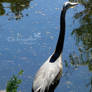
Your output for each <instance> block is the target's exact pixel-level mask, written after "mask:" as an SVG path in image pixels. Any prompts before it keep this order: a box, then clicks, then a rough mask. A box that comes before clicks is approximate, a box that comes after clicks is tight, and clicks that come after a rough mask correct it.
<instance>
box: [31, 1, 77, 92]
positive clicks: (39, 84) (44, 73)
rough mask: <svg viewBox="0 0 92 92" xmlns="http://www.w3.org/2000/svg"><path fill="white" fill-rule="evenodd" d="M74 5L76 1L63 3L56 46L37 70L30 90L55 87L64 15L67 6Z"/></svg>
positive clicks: (59, 73)
mask: <svg viewBox="0 0 92 92" xmlns="http://www.w3.org/2000/svg"><path fill="white" fill-rule="evenodd" d="M76 5H78V3H77V2H65V3H64V5H63V8H62V10H61V14H60V32H59V37H58V41H57V44H56V48H55V50H54V52H53V53H52V55H51V56H50V57H49V58H48V59H47V60H46V61H45V62H44V63H43V65H42V66H41V67H40V69H39V70H38V71H37V73H36V75H35V77H34V80H33V83H32V92H54V90H55V88H56V87H57V85H58V83H59V81H60V79H61V77H62V72H63V65H62V52H63V46H64V38H65V15H66V11H67V10H68V9H69V8H73V7H74V6H76Z"/></svg>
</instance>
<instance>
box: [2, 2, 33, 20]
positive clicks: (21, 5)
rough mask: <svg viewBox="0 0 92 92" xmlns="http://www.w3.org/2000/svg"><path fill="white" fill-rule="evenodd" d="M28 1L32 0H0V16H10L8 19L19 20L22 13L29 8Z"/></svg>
mask: <svg viewBox="0 0 92 92" xmlns="http://www.w3.org/2000/svg"><path fill="white" fill-rule="evenodd" d="M30 1H32V0H0V16H2V15H7V16H10V18H9V19H12V18H15V19H16V20H17V19H21V18H22V17H23V13H22V11H23V10H24V9H28V8H29V4H30ZM4 3H7V5H5V6H4ZM7 8H8V9H9V11H8V12H7V11H6V10H7ZM11 15H13V17H11ZM26 16H28V14H26Z"/></svg>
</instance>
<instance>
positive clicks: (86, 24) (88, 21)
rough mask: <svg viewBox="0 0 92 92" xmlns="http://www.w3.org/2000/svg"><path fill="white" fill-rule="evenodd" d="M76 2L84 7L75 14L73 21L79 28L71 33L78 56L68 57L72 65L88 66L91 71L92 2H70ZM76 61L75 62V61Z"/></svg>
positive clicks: (82, 0) (87, 0) (84, 0)
mask: <svg viewBox="0 0 92 92" xmlns="http://www.w3.org/2000/svg"><path fill="white" fill-rule="evenodd" d="M70 1H78V2H80V3H81V4H82V5H83V6H84V10H83V11H81V12H78V13H76V14H75V16H74V17H75V19H78V20H79V21H80V26H79V27H78V28H76V29H74V30H73V31H72V35H74V36H75V39H76V45H77V46H78V49H79V52H80V55H79V56H77V55H76V57H74V56H73V54H71V55H70V59H73V60H72V64H73V65H74V64H75V62H76V63H77V64H78V65H88V68H89V70H90V71H92V5H91V4H92V0H81V1H80V0H70ZM76 59H77V60H76Z"/></svg>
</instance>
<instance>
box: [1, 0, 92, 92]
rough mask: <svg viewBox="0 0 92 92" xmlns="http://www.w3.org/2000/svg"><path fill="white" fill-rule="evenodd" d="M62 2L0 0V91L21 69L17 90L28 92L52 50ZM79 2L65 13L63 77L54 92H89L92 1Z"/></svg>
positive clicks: (58, 0) (91, 83)
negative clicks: (19, 83) (37, 72)
mask: <svg viewBox="0 0 92 92" xmlns="http://www.w3.org/2000/svg"><path fill="white" fill-rule="evenodd" d="M65 1H67V0H33V1H30V0H0V90H5V88H6V84H7V81H8V80H9V79H10V77H11V76H12V75H13V74H17V73H18V72H19V71H20V70H21V69H23V70H24V73H23V75H22V76H21V79H22V83H21V85H20V87H19V88H18V90H21V92H31V87H32V81H33V78H34V75H35V73H36V71H37V70H38V68H39V67H40V66H41V65H42V64H43V63H44V61H45V60H46V59H47V58H48V57H49V56H50V55H51V54H52V53H53V51H54V49H55V45H56V42H57V39H58V33H59V21H60V20H59V17H60V12H61V9H62V6H63V3H64V2H65ZM70 1H78V0H70ZM79 3H80V4H79V5H78V6H77V7H75V8H73V9H69V10H68V11H67V14H66V36H65V43H64V50H63V77H62V78H61V81H60V83H59V85H58V87H57V88H56V90H55V92H92V0H82V1H79ZM0 92H1V91H0Z"/></svg>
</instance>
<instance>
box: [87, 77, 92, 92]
mask: <svg viewBox="0 0 92 92" xmlns="http://www.w3.org/2000/svg"><path fill="white" fill-rule="evenodd" d="M86 86H87V87H89V88H90V90H89V92H92V77H91V78H90V81H89V83H88V84H87V85H86Z"/></svg>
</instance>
